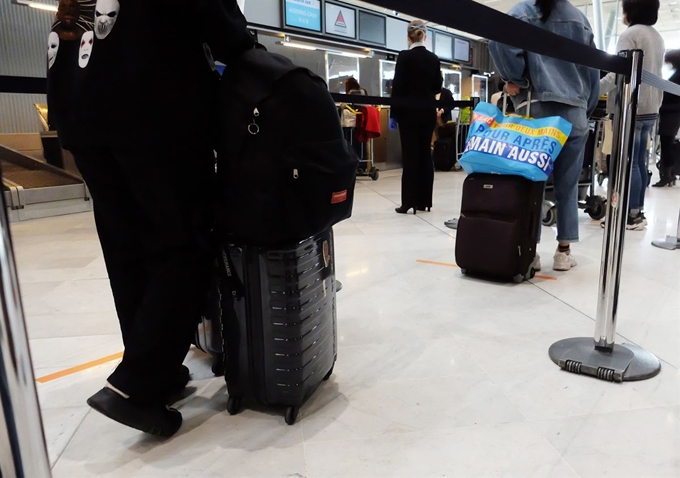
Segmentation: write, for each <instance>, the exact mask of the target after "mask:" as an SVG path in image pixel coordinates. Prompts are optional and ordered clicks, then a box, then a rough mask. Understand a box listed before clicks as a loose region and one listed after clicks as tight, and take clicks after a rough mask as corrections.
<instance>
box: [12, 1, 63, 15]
mask: <svg viewBox="0 0 680 478" xmlns="http://www.w3.org/2000/svg"><path fill="white" fill-rule="evenodd" d="M12 3H14V4H15V5H21V6H23V7H31V8H35V9H38V10H46V11H48V12H56V11H57V5H54V4H49V3H39V2H31V1H29V0H12Z"/></svg>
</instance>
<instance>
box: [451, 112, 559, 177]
mask: <svg viewBox="0 0 680 478" xmlns="http://www.w3.org/2000/svg"><path fill="white" fill-rule="evenodd" d="M529 101H530V100H529ZM571 129H572V125H571V123H569V122H568V121H567V120H565V119H563V118H560V117H550V118H542V119H532V118H525V117H520V116H505V115H503V113H502V112H501V110H500V109H498V107H496V106H494V105H492V104H490V103H480V104H479V105H477V107H476V108H475V111H474V112H473V113H472V121H471V123H470V132H469V133H468V137H467V143H466V145H465V152H464V153H463V156H462V157H461V158H460V161H459V162H460V165H461V166H462V167H463V169H465V172H466V173H468V174H471V173H489V174H510V175H515V176H523V177H525V178H527V179H530V180H532V181H546V180H547V179H548V177H549V176H550V174H551V173H552V170H553V163H554V162H555V160H556V159H557V157H558V156H559V154H560V152H561V151H562V147H563V146H564V144H565V143H566V142H567V139H568V138H569V135H570V134H571Z"/></svg>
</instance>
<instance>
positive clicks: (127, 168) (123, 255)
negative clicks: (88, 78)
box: [73, 146, 214, 402]
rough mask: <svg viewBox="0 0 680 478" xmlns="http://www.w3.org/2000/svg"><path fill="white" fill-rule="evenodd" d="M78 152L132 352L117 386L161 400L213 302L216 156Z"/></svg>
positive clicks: (115, 377) (192, 151)
mask: <svg viewBox="0 0 680 478" xmlns="http://www.w3.org/2000/svg"><path fill="white" fill-rule="evenodd" d="M73 153H74V156H75V160H76V163H77V165H78V168H79V169H80V171H81V173H82V175H83V178H84V179H85V181H86V183H87V186H88V188H89V189H90V193H91V195H92V199H93V204H94V214H95V220H96V223H97V232H98V234H99V240H100V242H101V246H102V250H103V252H104V259H105V261H106V267H107V270H108V274H109V280H110V282H111V289H112V292H113V297H114V300H115V304H116V311H117V313H118V318H119V320H120V328H121V332H122V335H123V342H124V344H125V354H124V356H123V361H122V362H121V364H120V365H119V366H118V367H117V368H116V370H115V371H114V372H113V374H112V375H111V376H110V377H109V382H110V383H111V384H112V385H113V386H114V387H116V388H118V389H119V390H121V391H123V392H125V393H127V394H129V395H130V396H132V397H133V398H135V399H137V400H140V401H150V402H156V401H159V400H162V399H163V398H164V396H165V395H166V394H167V391H168V385H167V384H168V382H169V380H170V379H171V378H172V377H173V375H175V374H176V373H177V372H178V369H179V367H180V365H181V364H182V362H183V361H184V358H185V356H186V354H187V352H188V350H189V346H190V342H191V338H192V336H193V334H194V332H195V330H196V325H197V322H198V320H199V318H200V313H201V308H202V306H203V304H204V302H205V297H206V295H207V283H208V274H209V266H210V261H211V255H210V248H209V245H208V233H209V227H210V225H211V222H210V221H211V219H212V217H211V212H210V204H212V201H211V200H210V198H209V194H210V191H211V189H212V188H211V181H212V180H213V175H214V156H213V153H212V151H211V150H210V149H206V148H203V150H199V149H198V148H195V147H192V148H188V147H186V148H184V147H181V146H180V147H177V148H176V149H173V150H170V148H166V151H165V152H164V153H161V152H156V151H154V152H147V153H141V152H137V151H125V150H118V149H112V148H109V147H86V148H73Z"/></svg>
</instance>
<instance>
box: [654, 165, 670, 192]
mask: <svg viewBox="0 0 680 478" xmlns="http://www.w3.org/2000/svg"><path fill="white" fill-rule="evenodd" d="M667 186H668V187H672V186H675V172H674V171H673V168H664V171H662V173H661V179H660V180H659V182H658V183H656V184H652V187H655V188H665V187H667Z"/></svg>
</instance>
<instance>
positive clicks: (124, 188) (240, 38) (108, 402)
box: [48, 0, 254, 436]
mask: <svg viewBox="0 0 680 478" xmlns="http://www.w3.org/2000/svg"><path fill="white" fill-rule="evenodd" d="M76 17H77V18H76ZM253 45H254V40H253V38H252V35H251V34H250V33H249V32H248V30H247V29H246V20H245V18H244V17H243V15H242V14H241V11H240V10H239V8H238V6H237V4H236V0H193V1H191V2H180V1H178V0H166V1H164V2H162V5H161V4H159V3H158V2H147V1H140V0H97V1H96V2H95V1H94V0H77V1H76V0H61V1H60V5H59V12H58V13H57V17H56V19H55V22H54V26H53V29H52V33H51V34H50V42H49V48H50V51H49V52H48V67H49V71H48V104H49V122H50V124H51V126H52V127H54V128H56V130H57V131H58V134H59V138H60V140H61V142H62V144H63V146H64V147H65V148H66V149H68V150H70V151H71V152H72V153H73V155H74V157H75V160H76V163H77V165H78V168H79V169H80V171H81V173H82V175H83V178H84V179H85V182H86V183H87V186H88V188H89V190H90V193H91V195H92V198H93V205H94V213H95V220H96V224H97V232H98V234H99V239H100V242H101V246H102V250H103V253H104V259H105V261H106V266H107V270H108V274H109V280H110V283H111V289H112V292H113V297H114V300H115V305H116V311H117V313H118V318H119V321H120V327H121V332H122V335H123V342H124V345H125V353H124V356H123V360H122V362H121V363H120V365H119V366H118V367H117V368H116V370H115V371H114V372H113V374H112V375H111V376H110V377H109V378H108V382H107V384H106V386H105V388H103V389H102V390H101V391H100V392H98V393H97V394H95V395H93V396H92V397H90V399H89V400H88V404H89V405H90V406H91V407H92V408H94V409H95V410H97V411H99V412H101V413H103V414H104V415H106V416H108V417H109V418H111V419H113V420H116V421H118V422H120V423H123V424H125V425H128V426H130V427H133V428H136V429H139V430H142V431H144V432H147V433H151V434H154V435H161V436H170V435H172V434H174V433H175V432H176V431H177V430H178V429H179V427H180V426H181V423H182V415H181V414H180V412H178V411H177V410H174V409H171V408H167V407H166V406H165V404H166V402H167V401H168V400H169V398H170V397H171V396H172V395H173V394H176V393H177V392H179V391H181V390H183V389H184V387H185V386H186V384H187V383H188V381H189V370H188V369H187V368H186V367H185V366H184V365H182V362H183V361H184V358H185V356H186V354H187V352H188V350H189V347H190V343H191V339H192V337H193V334H194V333H195V330H196V326H197V322H198V320H199V318H200V313H201V307H202V304H204V302H205V297H206V295H207V288H208V278H209V273H210V265H211V261H212V255H211V252H210V248H209V244H208V242H209V241H208V239H209V231H210V228H211V226H212V209H211V205H212V201H211V198H210V190H211V186H212V183H213V177H214V173H215V157H214V153H213V137H214V126H213V125H214V124H215V121H214V114H213V113H214V111H213V105H214V104H215V99H216V94H217V91H216V87H217V84H218V78H219V76H217V77H216V75H217V73H216V71H215V69H214V63H213V61H212V56H213V55H214V57H215V58H216V59H217V60H220V61H222V62H224V63H226V64H227V65H228V66H227V68H232V67H237V64H235V60H236V59H237V57H238V55H239V54H240V53H242V52H243V51H245V50H247V49H250V48H252V47H253ZM210 51H212V55H211V54H210Z"/></svg>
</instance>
